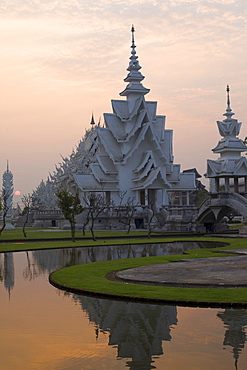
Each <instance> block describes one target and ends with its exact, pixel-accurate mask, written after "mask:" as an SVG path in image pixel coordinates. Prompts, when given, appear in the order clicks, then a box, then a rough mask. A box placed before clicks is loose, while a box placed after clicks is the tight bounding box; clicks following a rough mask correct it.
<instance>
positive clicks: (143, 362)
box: [0, 242, 247, 370]
mask: <svg viewBox="0 0 247 370" xmlns="http://www.w3.org/2000/svg"><path fill="white" fill-rule="evenodd" d="M200 247H205V245H200ZM191 248H198V244H197V243H195V242H193V243H188V242H187V243H185V244H184V243H176V244H174V243H164V244H149V245H125V246H111V247H105V246H102V247H87V248H72V249H59V250H45V251H33V252H18V253H2V254H0V276H1V277H2V279H1V281H0V327H1V346H0V359H1V361H0V369H11V370H12V369H18V370H19V369H25V370H28V369H42V370H43V369H45V370H46V369H47V370H48V369H49V370H50V369H59V370H60V369H74V370H77V369H93V370H94V369H98V368H103V369H110V370H111V369H116V370H117V369H126V368H127V369H133V370H137V369H139V370H149V369H175V370H178V369H183V370H186V369H189V370H192V369H197V370H198V369H203V370H206V369H207V370H208V369H210V368H212V369H232V370H234V369H245V368H246V362H247V351H246V348H245V341H246V333H245V331H246V325H247V312H246V310H245V309H238V310H237V309H215V308H214V309H211V308H188V307H176V306H172V305H162V304H159V305H154V304H148V303H145V304H141V303H133V302H124V301H115V300H108V299H98V298H92V297H87V296H83V295H76V294H72V293H67V292H64V291H60V290H58V289H56V288H54V287H53V286H51V285H50V284H49V282H48V276H49V273H50V272H52V271H54V270H56V269H58V268H61V267H64V266H69V265H73V264H78V263H88V262H92V261H101V260H110V259H116V258H127V257H129V258H132V257H140V256H143V257H144V256H151V255H152V256H156V255H164V254H170V253H174V254H177V253H182V252H183V250H186V249H191Z"/></svg>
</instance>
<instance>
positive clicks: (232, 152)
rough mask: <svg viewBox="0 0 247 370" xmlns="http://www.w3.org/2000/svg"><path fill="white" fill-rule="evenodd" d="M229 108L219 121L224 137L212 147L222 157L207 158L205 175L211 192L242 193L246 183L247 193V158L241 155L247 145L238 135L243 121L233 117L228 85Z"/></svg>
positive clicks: (245, 190)
mask: <svg viewBox="0 0 247 370" xmlns="http://www.w3.org/2000/svg"><path fill="white" fill-rule="evenodd" d="M226 91H227V108H226V113H224V116H226V119H224V120H223V121H217V125H218V130H219V133H220V135H221V136H222V137H223V138H222V139H221V140H220V141H219V142H218V145H217V146H216V147H215V148H214V149H212V151H213V152H214V153H219V154H220V157H219V158H218V159H217V160H215V161H213V160H209V159H208V160H207V173H206V174H205V176H206V177H207V178H209V179H210V192H211V193H219V192H220V191H225V192H234V193H240V185H241V186H242V185H243V184H244V188H243V189H241V193H242V194H243V195H246V193H247V159H246V157H243V156H241V153H242V152H246V151H247V146H246V145H245V144H244V143H243V141H242V140H241V139H239V138H238V137H237V136H238V135H239V132H240V128H241V125H242V123H241V122H238V120H237V119H234V118H232V116H233V115H234V114H235V113H233V112H232V109H231V106H230V88H229V86H228V85H227V89H226Z"/></svg>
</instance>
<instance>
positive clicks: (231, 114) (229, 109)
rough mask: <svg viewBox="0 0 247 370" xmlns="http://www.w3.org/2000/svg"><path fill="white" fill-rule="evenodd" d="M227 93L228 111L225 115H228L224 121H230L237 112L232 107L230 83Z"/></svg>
mask: <svg viewBox="0 0 247 370" xmlns="http://www.w3.org/2000/svg"><path fill="white" fill-rule="evenodd" d="M226 93H227V108H226V113H224V114H223V116H226V120H224V122H226V121H229V120H230V119H231V118H232V116H233V115H234V114H235V113H233V112H232V109H231V104H230V87H229V85H227V86H226Z"/></svg>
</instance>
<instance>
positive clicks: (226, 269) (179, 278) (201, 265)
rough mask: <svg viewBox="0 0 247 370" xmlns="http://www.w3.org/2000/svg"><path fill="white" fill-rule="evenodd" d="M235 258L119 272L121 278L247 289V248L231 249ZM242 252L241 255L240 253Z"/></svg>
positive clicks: (138, 268)
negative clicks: (246, 249)
mask: <svg viewBox="0 0 247 370" xmlns="http://www.w3.org/2000/svg"><path fill="white" fill-rule="evenodd" d="M224 252H229V253H234V254H238V256H235V257H224V258H222V257H213V258H198V259H196V258H195V259H182V260H181V261H180V262H173V263H165V264H158V265H151V266H142V267H137V268H133V269H129V270H123V271H119V272H117V273H116V275H115V278H116V279H117V280H120V281H125V282H131V283H138V284H148V285H163V286H180V287H205V288H210V287H214V288H220V287H222V288H238V287H239V288H246V287H247V251H245V250H229V251H225V250H224ZM239 254H241V256H240V255H239Z"/></svg>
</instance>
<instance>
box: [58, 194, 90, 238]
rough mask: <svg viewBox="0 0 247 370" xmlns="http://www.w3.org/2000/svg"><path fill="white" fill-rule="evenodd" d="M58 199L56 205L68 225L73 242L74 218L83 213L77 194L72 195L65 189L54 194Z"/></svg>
mask: <svg viewBox="0 0 247 370" xmlns="http://www.w3.org/2000/svg"><path fill="white" fill-rule="evenodd" d="M56 196H57V198H58V201H57V204H58V207H59V208H60V209H61V211H62V213H63V215H64V218H65V219H66V220H68V221H69V223H70V230H71V237H72V241H73V242H74V241H75V226H76V219H75V218H76V216H77V215H79V214H80V213H82V212H83V210H84V208H83V207H82V205H81V202H80V198H79V194H78V192H77V193H76V194H75V195H74V194H72V193H71V192H70V191H68V190H66V189H61V190H59V191H57V192H56Z"/></svg>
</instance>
